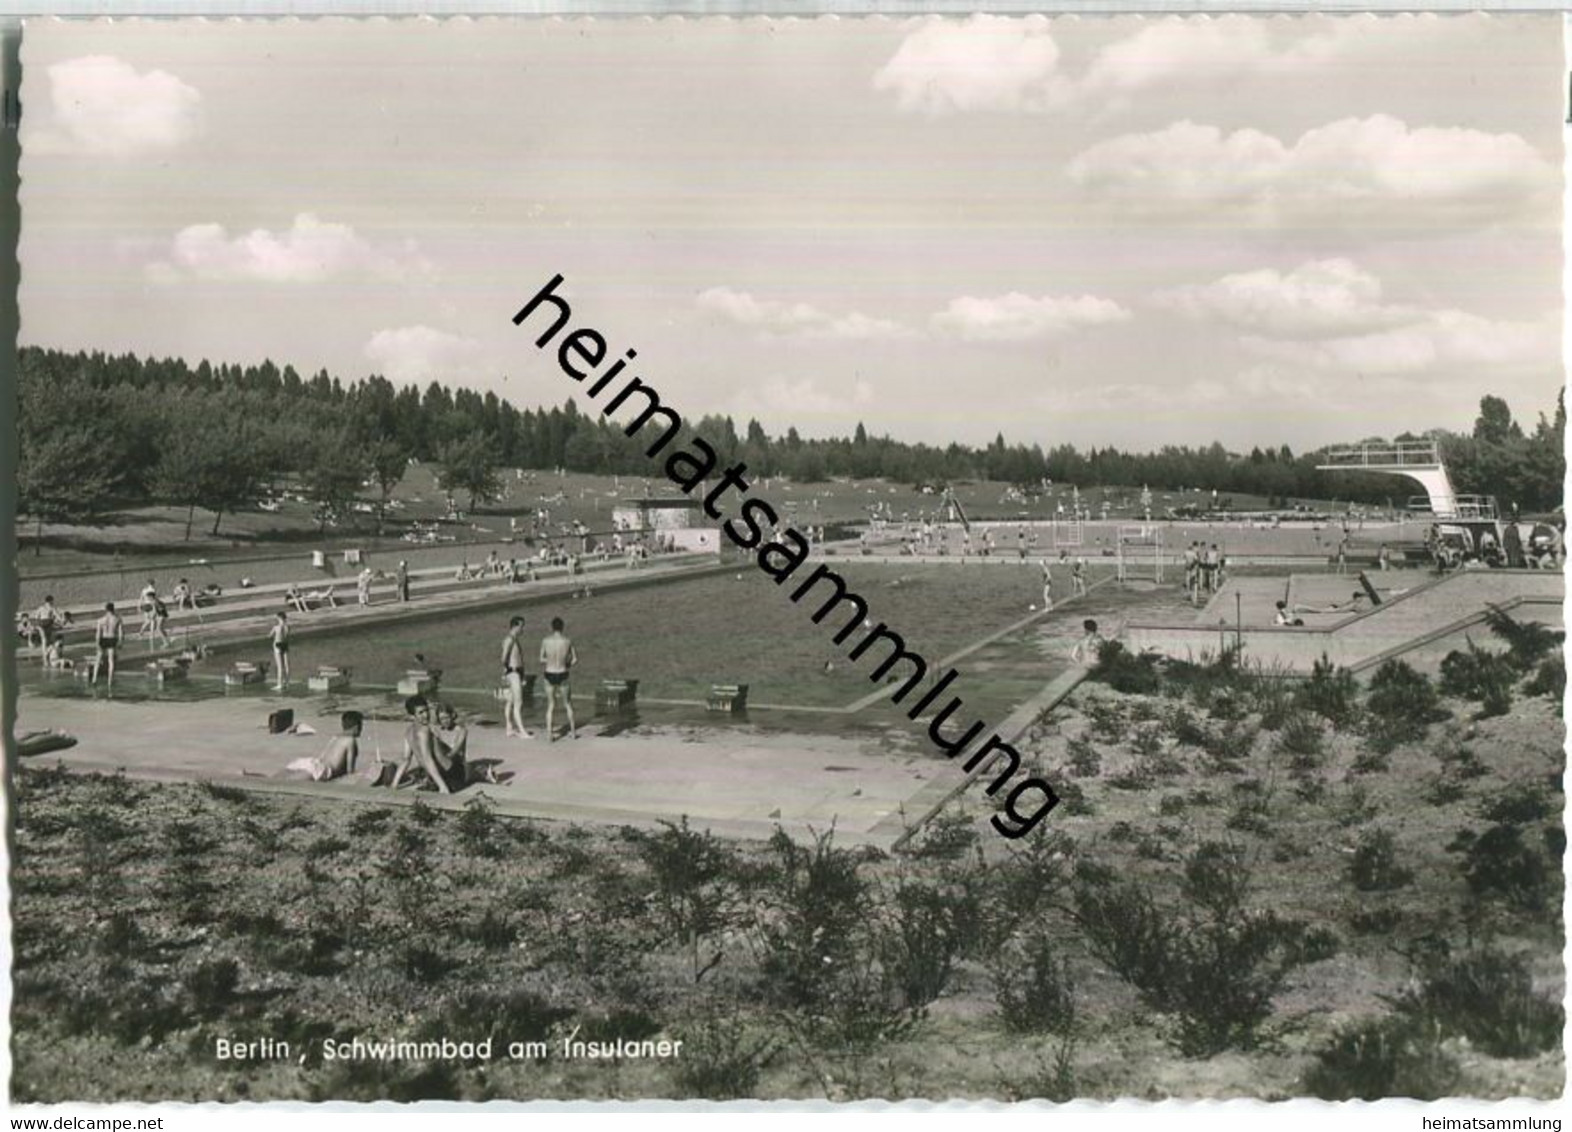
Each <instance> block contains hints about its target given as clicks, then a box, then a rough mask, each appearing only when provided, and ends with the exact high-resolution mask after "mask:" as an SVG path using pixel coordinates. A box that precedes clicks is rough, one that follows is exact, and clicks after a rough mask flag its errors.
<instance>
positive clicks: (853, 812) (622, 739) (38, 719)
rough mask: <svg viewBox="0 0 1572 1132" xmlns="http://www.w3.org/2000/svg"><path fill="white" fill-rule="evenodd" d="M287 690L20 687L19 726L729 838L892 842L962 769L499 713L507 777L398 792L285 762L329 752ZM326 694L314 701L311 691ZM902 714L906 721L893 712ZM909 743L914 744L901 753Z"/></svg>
mask: <svg viewBox="0 0 1572 1132" xmlns="http://www.w3.org/2000/svg"><path fill="white" fill-rule="evenodd" d="M285 702H288V703H290V704H291V706H293V707H294V708H295V709H296V711H297V713H299V712H300V711H301V709H302V707H303V706H304V707H307V708H308V709H309V708H310V707H311V706H312V701H300V700H290V701H284V700H277V701H274V700H272V699H270V698H250V697H248V698H246V699H235V700H218V699H215V700H202V701H197V702H190V703H178V702H167V701H160V702H136V703H126V702H113V701H110V700H108V699H105V698H101V699H96V700H89V699H77V700H72V699H54V698H45V697H42V696H29V695H24V696H23V697H22V698H21V700H20V701H19V703H18V705H17V708H18V712H17V714H18V720H17V731H18V732H23V731H28V730H33V729H43V728H49V727H53V728H58V729H61V730H65V731H67V732H70V733H71V734H73V735H75V736H76V737H77V739H78V740H79V742H78V745H77V746H75V747H73V748H70V749H69V750H65V751H60V752H55V753H51V754H48V755H42V756H39V757H38V758H37V759H34V760H31V762H32V764H33V765H41V766H53V765H55V763H56V761H58V762H60V763H62V764H64V765H65V766H66V767H67V768H68V769H72V770H77V771H100V772H104V773H114V772H116V771H118V770H120V769H122V768H123V769H124V770H125V772H126V774H127V775H129V776H131V777H133V778H142V779H153V780H164V781H188V782H189V781H203V780H206V781H213V782H222V783H225V784H228V785H233V786H240V787H243V788H246V789H252V790H259V791H263V792H269V793H281V794H296V795H299V796H302V797H311V798H319V799H322V798H334V799H339V800H341V801H352V802H360V803H372V804H378V805H387V804H402V805H409V804H412V803H413V802H414V800H415V798H417V797H419V798H420V799H421V800H422V801H424V802H426V803H428V804H430V805H433V806H439V807H442V808H452V809H458V808H462V807H463V806H464V805H466V804H467V803H469V802H470V801H471V800H472V799H474V798H476V797H479V796H481V795H484V796H485V797H486V798H487V799H489V800H490V801H491V802H493V803H494V804H495V805H496V808H497V812H498V813H501V814H507V815H513V816H519V817H537V818H549V819H558V820H566V821H584V822H604V823H615V824H627V825H634V826H640V827H646V828H647V827H652V826H654V825H655V824H656V823H657V822H658V821H660V820H661V819H663V818H664V819H667V820H676V819H677V818H679V817H680V816H682V815H683V814H686V815H688V816H689V819H690V820H691V821H692V822H693V823H694V824H695V825H696V826H699V827H701V828H702V827H708V828H710V829H713V830H714V831H715V832H717V833H720V834H724V835H727V836H732V837H757V838H767V837H769V836H770V835H771V833H773V832H774V829H775V827H776V825H777V824H779V825H780V826H781V827H782V828H784V829H786V830H787V832H788V833H791V834H793V835H796V836H803V837H805V836H807V835H808V834H809V831H810V830H824V829H827V828H829V826H830V825H831V823H832V822H833V823H834V825H835V828H836V836H837V840H842V841H847V842H854V843H855V842H866V843H875V844H883V845H886V846H887V845H888V844H889V843H890V842H892V841H893V840H894V838H895V837H897V836H899V834H900V832H901V825H900V822H899V819H898V815H899V812H900V810H901V807H902V805H903V804H906V805H907V807H908V809H909V808H910V799H912V798H913V797H914V796H915V795H917V794H918V793H919V791H922V790H923V789H924V787H925V786H927V785H928V784H929V783H930V782H932V781H934V780H936V779H939V778H943V779H944V780H945V781H946V782H950V781H953V780H954V777H955V769H954V767H952V766H950V765H949V764H948V763H945V762H941V761H939V760H937V759H934V758H932V757H931V755H930V754H929V752H927V751H926V750H924V749H920V748H919V740H918V739H917V737H916V736H915V735H913V736H911V737H909V738H908V737H906V736H905V735H904V734H903V733H902V732H901V731H900V730H896V731H895V732H894V733H893V734H892V736H891V738H890V739H888V740H885V739H881V738H877V737H876V738H858V739H852V738H841V737H834V736H820V735H801V734H796V733H789V734H778V733H767V734H761V733H758V732H755V731H751V730H746V729H741V728H738V729H732V728H726V727H715V726H713V725H710V724H705V725H704V726H703V727H702V728H699V727H695V728H691V729H690V728H673V729H669V730H660V731H654V732H638V731H626V732H622V733H619V734H617V735H615V736H606V735H601V734H599V733H598V732H599V730H600V729H599V727H598V726H597V725H591V726H589V727H586V728H584V729H582V733H583V737H582V738H580V739H578V740H567V739H560V740H558V741H557V742H555V743H547V742H545V741H544V739H543V738H541V737H540V733H539V732H537V738H535V739H533V740H518V739H508V738H507V737H506V736H504V734H503V733H502V730H501V728H500V727H495V726H486V727H472V728H471V730H470V755H471V759H472V760H475V761H480V762H487V761H494V762H495V763H496V770H497V773H498V775H499V777H503V778H504V779H506V782H505V784H504V785H502V786H491V785H485V786H481V785H475V786H471V787H469V788H467V789H465V790H462V791H460V792H459V793H458V794H456V795H453V796H451V797H447V796H443V795H439V794H435V793H432V792H429V791H421V792H419V793H416V792H415V791H411V790H400V791H398V792H397V793H396V794H395V793H393V792H390V791H388V790H386V789H377V788H373V787H368V786H364V785H359V784H350V783H348V782H343V781H341V782H329V783H313V782H308V781H304V780H301V779H298V778H292V777H289V776H287V775H286V773H285V772H284V770H283V768H284V767H285V765H286V764H288V763H289V762H291V761H292V760H294V759H297V758H300V757H302V756H306V755H314V754H316V753H317V752H318V751H320V750H321V749H322V748H323V747H324V746H325V745H326V743H327V741H328V740H329V738H330V737H331V736H332V734H333V733H334V732H336V730H337V726H336V720H335V719H331V718H320V717H316V716H305V717H303V716H300V715H298V714H297V718H299V719H301V720H302V721H303V722H307V723H310V724H311V725H312V726H313V727H315V728H317V730H318V732H319V734H316V735H309V736H306V735H289V734H285V735H270V734H268V733H267V731H266V729H265V723H264V721H265V718H266V714H267V712H268V711H269V710H270V709H271V708H272V707H276V706H278V705H279V704H281V703H285ZM317 703H320V701H317ZM897 728H898V725H897ZM402 733H403V728H402V724H401V723H400V722H398V721H392V720H384V721H380V722H377V723H376V724H375V725H374V726H371V725H368V728H367V731H366V733H365V735H364V737H363V740H362V750H363V752H364V755H363V758H364V759H369V757H370V755H371V753H372V752H373V751H374V750H375V748H376V745H377V742H378V741H380V744H381V749H382V753H383V756H384V757H385V758H389V759H392V758H395V757H397V756H398V755H399V753H400V751H401V750H402ZM902 751H905V752H910V753H901V752H902Z"/></svg>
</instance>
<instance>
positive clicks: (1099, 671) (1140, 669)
mask: <svg viewBox="0 0 1572 1132" xmlns="http://www.w3.org/2000/svg"><path fill="white" fill-rule="evenodd" d="M1091 678H1092V679H1093V680H1099V681H1101V682H1102V683H1104V684H1107V685H1108V686H1109V687H1110V688H1112V689H1113V690H1114V691H1116V692H1125V693H1129V694H1134V695H1156V694H1157V692H1158V691H1159V690H1160V689H1161V687H1162V678H1161V677H1160V676H1159V675H1158V674H1157V658H1156V657H1155V656H1153V655H1151V654H1149V653H1139V654H1137V653H1132V652H1131V651H1130V650H1129V649H1127V648H1125V647H1124V645H1123V644H1121V643H1120V642H1118V641H1104V642H1103V643H1102V645H1101V646H1100V647H1099V648H1098V650H1097V663H1096V664H1094V665H1093V666H1092V671H1091Z"/></svg>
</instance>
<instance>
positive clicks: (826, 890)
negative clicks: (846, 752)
mask: <svg viewBox="0 0 1572 1132" xmlns="http://www.w3.org/2000/svg"><path fill="white" fill-rule="evenodd" d="M769 847H770V850H771V852H772V853H773V855H774V862H773V864H774V869H773V875H772V876H771V878H770V883H769V885H768V887H767V888H766V890H765V892H764V893H763V894H762V896H763V901H762V902H763V904H764V905H765V909H764V912H765V914H764V916H763V918H762V920H761V922H760V923H759V925H758V927H759V935H760V938H761V940H762V943H763V951H764V954H763V956H762V958H761V961H760V964H759V971H760V976H761V982H762V985H763V988H764V991H765V994H766V996H767V997H768V998H769V999H770V1000H771V1001H773V1002H775V1003H777V1004H779V1005H782V1006H787V1007H813V1006H816V1005H822V1004H825V1003H826V1002H827V1000H828V999H829V997H830V996H831V995H832V993H833V991H834V987H833V984H832V982H831V981H830V980H828V979H826V977H825V971H826V968H827V967H835V968H839V969H842V970H844V969H845V968H846V967H847V965H848V961H849V960H850V958H851V956H852V952H853V949H854V943H855V938H854V937H855V933H856V931H857V929H858V927H859V926H860V925H861V924H862V923H863V921H864V919H865V905H864V897H865V894H866V888H867V886H866V884H865V883H864V881H863V879H862V877H861V876H860V875H859V874H858V871H857V859H856V857H854V856H853V855H852V854H851V853H848V852H847V851H846V850H844V849H837V848H835V844H834V830H833V829H832V830H829V831H827V832H825V833H822V834H819V835H818V836H816V837H815V838H814V841H813V845H812V847H810V848H804V847H802V846H799V845H797V844H796V843H795V842H793V841H792V839H791V838H790V837H788V836H787V835H786V833H785V832H784V831H783V830H776V832H775V835H774V836H773V837H771V838H770V842H769Z"/></svg>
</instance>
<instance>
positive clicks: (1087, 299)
mask: <svg viewBox="0 0 1572 1132" xmlns="http://www.w3.org/2000/svg"><path fill="white" fill-rule="evenodd" d="M1129 317H1130V312H1129V311H1127V310H1125V309H1124V308H1123V307H1121V306H1120V305H1119V304H1118V303H1115V302H1113V301H1111V300H1109V299H1100V298H1097V297H1095V296H1093V295H1076V296H1065V297H1058V296H1054V295H1042V296H1040V297H1037V298H1033V297H1032V296H1031V295H1023V294H1021V293H1020V292H1019V291H1012V292H1011V293H1009V294H1008V295H998V296H995V297H993V298H977V297H975V296H972V295H963V296H961V297H960V298H958V299H951V300H950V304H949V306H947V307H945V309H944V310H942V311H939V312H938V313H937V314H935V315H934V316H933V319H932V321H933V325H934V326H935V327H936V328H937V329H939V330H941V331H943V332H945V333H949V334H954V335H957V336H959V337H961V338H965V339H969V340H981V341H988V340H991V341H1022V340H1025V339H1028V338H1046V337H1049V336H1052V335H1057V334H1064V333H1067V332H1068V331H1071V330H1075V329H1078V328H1080V327H1085V326H1100V325H1105V324H1107V323H1111V322H1123V321H1125V320H1126V319H1128V318H1129Z"/></svg>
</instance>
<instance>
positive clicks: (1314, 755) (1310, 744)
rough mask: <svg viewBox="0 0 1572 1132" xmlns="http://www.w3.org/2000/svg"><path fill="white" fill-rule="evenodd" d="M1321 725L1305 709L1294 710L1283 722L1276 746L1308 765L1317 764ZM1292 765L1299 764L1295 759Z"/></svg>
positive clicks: (1319, 752) (1319, 750)
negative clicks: (1298, 757)
mask: <svg viewBox="0 0 1572 1132" xmlns="http://www.w3.org/2000/svg"><path fill="white" fill-rule="evenodd" d="M1321 741H1322V735H1321V725H1320V724H1319V723H1317V722H1316V719H1315V716H1313V715H1311V714H1310V713H1309V712H1306V711H1295V712H1294V713H1293V714H1292V715H1290V716H1289V717H1288V718H1287V719H1286V720H1285V721H1284V722H1283V727H1282V731H1281V732H1280V733H1279V734H1278V736H1277V746H1278V748H1279V749H1280V750H1282V751H1286V752H1287V753H1288V754H1290V755H1298V756H1300V757H1301V759H1303V760H1304V761H1305V762H1306V763H1307V764H1308V766H1310V767H1313V766H1316V765H1318V761H1319V756H1320V754H1321ZM1294 765H1295V766H1296V767H1297V766H1299V765H1300V763H1299V761H1298V760H1296V761H1295V763H1294Z"/></svg>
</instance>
